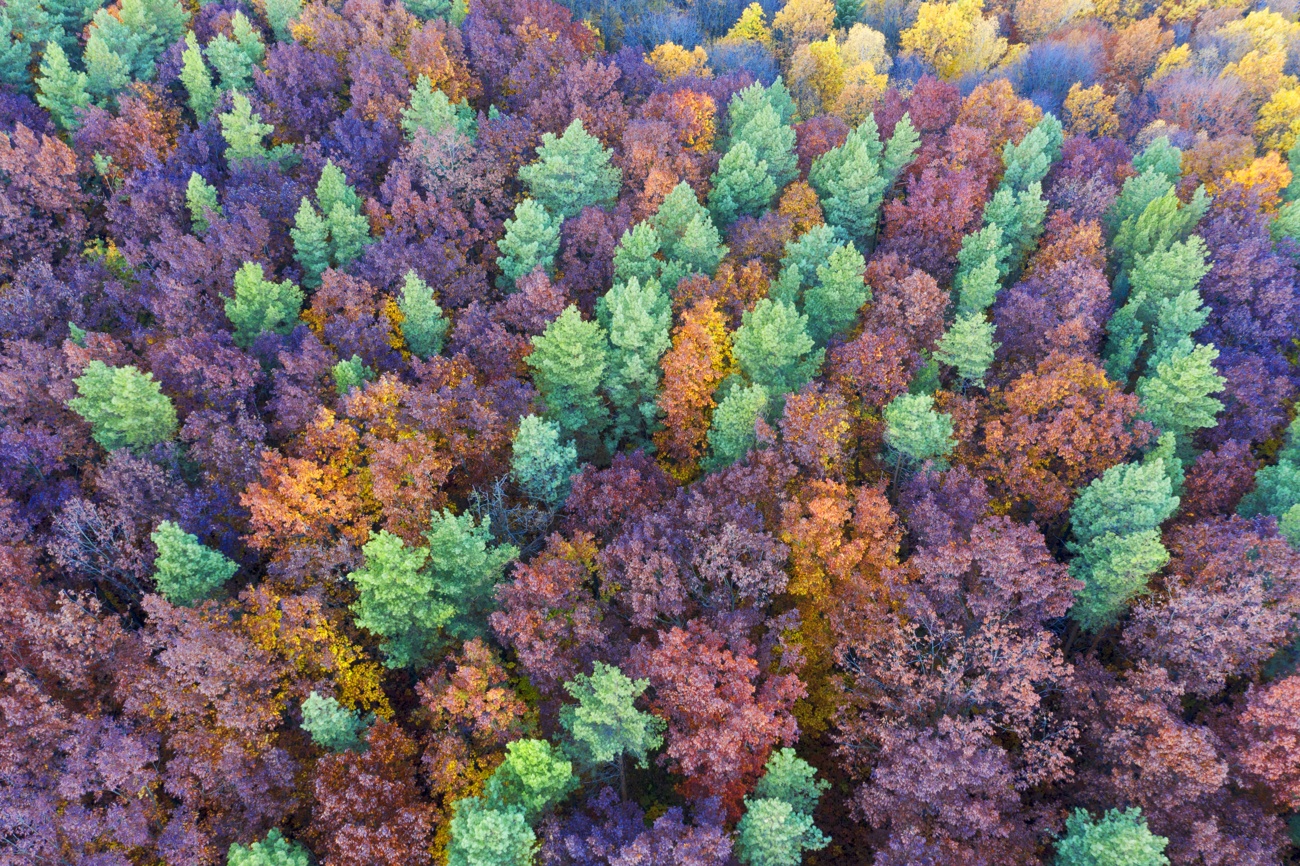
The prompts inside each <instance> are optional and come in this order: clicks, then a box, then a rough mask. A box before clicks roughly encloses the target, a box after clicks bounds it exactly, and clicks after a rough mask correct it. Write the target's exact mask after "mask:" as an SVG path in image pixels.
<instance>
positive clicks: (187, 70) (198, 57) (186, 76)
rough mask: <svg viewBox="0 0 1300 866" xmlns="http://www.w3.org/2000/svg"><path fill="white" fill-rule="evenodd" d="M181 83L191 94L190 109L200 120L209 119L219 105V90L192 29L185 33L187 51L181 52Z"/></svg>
mask: <svg viewBox="0 0 1300 866" xmlns="http://www.w3.org/2000/svg"><path fill="white" fill-rule="evenodd" d="M180 79H181V84H183V85H185V92H186V93H187V94H188V95H189V104H190V111H193V112H194V116H195V117H196V118H198V120H199V122H200V123H202V122H203V121H205V120H207V119H208V116H209V115H211V114H212V110H213V109H214V108H216V107H217V97H218V94H217V90H216V88H215V87H213V86H212V74H211V73H210V72H209V71H208V65H207V64H206V63H204V62H203V51H202V49H201V48H199V39H198V37H197V36H195V35H194V31H193V30H191V31H189V32H188V33H186V34H185V51H184V52H183V53H182V54H181V75H180Z"/></svg>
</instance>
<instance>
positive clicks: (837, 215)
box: [808, 114, 920, 250]
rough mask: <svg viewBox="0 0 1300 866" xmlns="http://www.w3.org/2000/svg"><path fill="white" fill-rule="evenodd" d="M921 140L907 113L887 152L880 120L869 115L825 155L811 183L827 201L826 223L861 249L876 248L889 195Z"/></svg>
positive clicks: (818, 161) (814, 169)
mask: <svg viewBox="0 0 1300 866" xmlns="http://www.w3.org/2000/svg"><path fill="white" fill-rule="evenodd" d="M919 144H920V139H919V138H918V136H917V134H916V130H915V129H914V128H913V127H912V122H911V118H910V117H908V116H907V115H906V114H904V115H903V117H902V119H901V120H899V122H898V123H897V125H896V126H895V128H894V134H893V136H891V137H890V140H889V144H888V146H887V147H885V148H883V149H882V146H881V143H880V133H879V130H878V128H877V127H876V121H875V118H874V117H871V116H868V117H867V118H866V119H865V120H864V121H863V122H862V123H861V124H859V125H858V127H857V128H856V129H854V130H853V131H852V132H850V133H849V135H848V138H846V139H845V141H844V143H843V144H842V145H839V146H838V147H834V148H832V149H831V150H829V151H827V152H826V153H824V154H822V155H821V156H819V157H818V158H817V159H816V160H815V161H814V162H813V165H812V169H811V171H810V172H809V173H808V179H809V181H810V182H811V183H812V185H813V188H814V189H815V190H816V191H817V195H818V197H819V198H820V199H821V205H822V211H823V212H824V213H825V214H826V222H827V223H829V224H830V225H832V226H835V227H836V228H839V229H841V230H842V231H844V232H845V233H846V234H847V235H848V236H849V238H850V239H851V240H852V241H853V242H854V243H855V244H857V246H858V248H859V249H860V250H867V249H870V248H871V246H872V245H873V243H874V240H875V235H876V225H877V223H878V221H879V218H880V208H881V205H882V204H883V203H884V197H885V193H886V192H888V191H889V189H890V188H891V187H892V186H893V185H894V182H895V181H896V180H897V179H898V175H899V174H900V173H902V171H903V169H904V168H906V167H907V166H908V165H909V164H910V163H911V161H912V159H913V158H914V157H915V154H916V149H917V147H918V145H919Z"/></svg>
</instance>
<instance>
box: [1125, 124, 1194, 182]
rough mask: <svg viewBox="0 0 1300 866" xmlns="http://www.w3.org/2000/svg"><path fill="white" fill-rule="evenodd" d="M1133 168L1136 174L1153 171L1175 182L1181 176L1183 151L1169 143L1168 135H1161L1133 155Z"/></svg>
mask: <svg viewBox="0 0 1300 866" xmlns="http://www.w3.org/2000/svg"><path fill="white" fill-rule="evenodd" d="M1133 170H1134V171H1136V172H1137V173H1138V174H1144V173H1146V172H1147V171H1154V172H1156V173H1157V174H1159V175H1161V176H1163V177H1164V178H1165V179H1166V180H1168V181H1169V182H1170V183H1177V182H1178V180H1179V178H1181V177H1182V176H1183V152H1182V151H1181V150H1179V149H1178V148H1177V147H1174V146H1173V145H1172V144H1170V143H1169V136H1167V135H1162V136H1160V137H1159V138H1156V139H1155V140H1154V141H1152V142H1151V143H1150V144H1148V145H1147V146H1146V147H1145V148H1143V150H1142V152H1141V153H1139V154H1138V155H1137V156H1135V157H1133Z"/></svg>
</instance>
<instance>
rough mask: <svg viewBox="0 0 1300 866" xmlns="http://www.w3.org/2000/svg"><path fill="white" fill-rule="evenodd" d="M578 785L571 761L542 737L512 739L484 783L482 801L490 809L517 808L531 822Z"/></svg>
mask: <svg viewBox="0 0 1300 866" xmlns="http://www.w3.org/2000/svg"><path fill="white" fill-rule="evenodd" d="M577 787H578V780H577V778H576V777H575V776H574V775H573V764H572V762H570V761H569V760H568V759H566V758H565V757H564V755H563V754H562V753H561V752H560V750H559V749H557V748H555V747H554V746H552V745H551V744H550V743H548V742H546V741H545V740H515V741H514V742H512V743H510V744H509V745H507V746H506V758H505V760H504V761H502V762H501V764H500V765H499V766H498V767H497V768H496V770H494V771H493V772H492V776H491V778H489V779H488V781H487V784H486V785H485V786H484V788H483V800H484V802H485V804H486V805H487V806H488V808H491V809H497V810H502V811H504V810H508V809H517V810H520V811H522V812H523V814H524V818H525V820H527V821H529V822H530V823H531V822H533V821H536V820H537V819H538V818H539V817H541V816H542V814H543V813H545V812H547V811H548V810H550V809H551V808H552V807H553V806H555V805H556V804H557V803H559V802H560V801H561V800H563V799H564V798H565V797H567V796H569V794H571V793H572V792H573V791H574V789H576V788H577Z"/></svg>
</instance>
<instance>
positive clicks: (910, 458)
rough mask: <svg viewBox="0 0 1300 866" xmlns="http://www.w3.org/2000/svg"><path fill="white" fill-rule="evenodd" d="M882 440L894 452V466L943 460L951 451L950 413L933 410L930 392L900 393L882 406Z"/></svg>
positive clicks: (952, 443)
mask: <svg viewBox="0 0 1300 866" xmlns="http://www.w3.org/2000/svg"><path fill="white" fill-rule="evenodd" d="M885 444H886V445H887V446H888V447H889V449H890V450H891V451H893V452H894V455H895V469H896V470H897V467H899V466H901V465H902V464H903V463H904V462H908V463H911V464H913V465H915V464H919V463H924V462H925V461H927V460H942V459H943V458H945V457H947V456H948V455H949V454H950V453H952V449H953V447H954V446H955V445H956V443H955V442H954V441H953V438H952V417H951V416H949V415H947V414H946V413H943V412H936V411H935V408H934V398H933V397H931V396H930V395H929V394H900V395H898V396H897V397H895V398H894V399H893V400H891V401H890V402H889V405H887V406H885Z"/></svg>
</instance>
